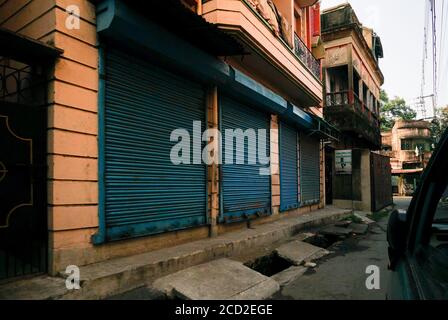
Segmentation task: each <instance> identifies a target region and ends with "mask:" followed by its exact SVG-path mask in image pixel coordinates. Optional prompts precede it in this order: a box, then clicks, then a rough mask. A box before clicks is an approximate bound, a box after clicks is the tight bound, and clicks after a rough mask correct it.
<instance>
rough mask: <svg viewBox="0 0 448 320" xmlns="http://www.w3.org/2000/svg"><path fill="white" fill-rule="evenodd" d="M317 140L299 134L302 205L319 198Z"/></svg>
mask: <svg viewBox="0 0 448 320" xmlns="http://www.w3.org/2000/svg"><path fill="white" fill-rule="evenodd" d="M319 148H320V147H319V140H318V139H316V138H313V137H308V136H306V135H305V134H301V136H300V190H301V194H302V203H303V204H304V205H307V204H312V203H318V202H319V200H320V156H319Z"/></svg>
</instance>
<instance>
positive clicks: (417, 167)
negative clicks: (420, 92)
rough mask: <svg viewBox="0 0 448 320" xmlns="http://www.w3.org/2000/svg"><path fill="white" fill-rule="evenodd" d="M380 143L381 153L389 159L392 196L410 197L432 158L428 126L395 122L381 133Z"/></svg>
mask: <svg viewBox="0 0 448 320" xmlns="http://www.w3.org/2000/svg"><path fill="white" fill-rule="evenodd" d="M381 140H382V152H381V153H382V154H384V155H386V156H388V157H390V164H391V167H392V190H393V193H394V194H396V195H400V196H408V195H412V194H413V192H414V191H415V188H416V186H417V182H418V181H419V177H420V175H421V174H422V172H423V169H424V168H425V167H426V165H427V164H428V161H429V159H430V158H431V155H432V151H431V150H432V137H431V124H430V123H429V122H427V121H424V120H403V119H399V120H397V121H395V124H394V126H393V128H392V130H391V131H389V132H381Z"/></svg>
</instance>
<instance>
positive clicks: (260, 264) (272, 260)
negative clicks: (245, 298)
mask: <svg viewBox="0 0 448 320" xmlns="http://www.w3.org/2000/svg"><path fill="white" fill-rule="evenodd" d="M244 265H245V266H246V267H249V268H251V269H252V270H255V271H257V272H259V273H261V274H263V275H265V276H267V277H271V276H273V275H274V274H277V273H279V272H281V271H283V270H286V269H288V268H289V267H291V266H292V263H291V262H289V261H288V260H286V259H283V258H281V257H279V256H278V255H277V253H275V252H272V253H271V254H268V255H265V256H262V257H258V258H256V259H255V260H252V261H248V262H246V263H244Z"/></svg>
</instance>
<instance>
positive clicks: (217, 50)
mask: <svg viewBox="0 0 448 320" xmlns="http://www.w3.org/2000/svg"><path fill="white" fill-rule="evenodd" d="M93 2H94V3H95V4H96V5H97V10H98V8H100V7H101V9H100V10H103V8H106V7H123V6H121V5H120V3H123V4H125V6H126V7H128V8H129V9H132V10H134V11H135V12H137V13H138V14H139V15H140V16H141V17H144V18H145V19H148V20H151V21H152V22H155V23H157V24H158V25H160V26H161V27H163V28H164V29H165V30H166V31H169V32H171V33H173V34H175V35H176V36H177V37H179V38H182V39H183V40H185V41H187V42H188V43H191V44H192V45H194V46H196V47H197V48H200V49H201V50H203V51H205V52H207V53H209V54H211V55H213V56H234V55H244V54H245V51H244V49H243V46H242V45H241V44H240V43H239V42H238V41H237V40H236V39H235V38H233V36H231V35H229V34H227V33H225V32H223V31H221V30H220V29H219V28H218V27H217V26H216V25H214V24H212V23H209V22H207V21H206V20H205V19H204V18H203V17H202V16H200V15H198V14H196V13H195V12H193V11H191V10H190V9H188V8H187V7H185V6H184V5H183V4H182V3H181V1H179V0H163V1H126V0H95V1H93Z"/></svg>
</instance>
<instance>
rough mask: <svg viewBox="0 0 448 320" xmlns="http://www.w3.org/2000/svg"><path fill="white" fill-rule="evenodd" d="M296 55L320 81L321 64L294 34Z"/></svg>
mask: <svg viewBox="0 0 448 320" xmlns="http://www.w3.org/2000/svg"><path fill="white" fill-rule="evenodd" d="M294 53H295V54H296V56H297V57H298V58H299V59H300V61H302V62H303V63H304V64H305V65H306V66H307V67H308V69H309V70H310V71H311V73H312V74H313V75H314V76H315V77H316V78H318V79H320V63H319V61H317V59H316V58H314V56H313V54H312V53H311V51H310V50H309V49H308V47H307V46H306V45H305V43H303V41H302V39H300V37H299V36H298V35H297V34H296V33H294Z"/></svg>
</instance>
